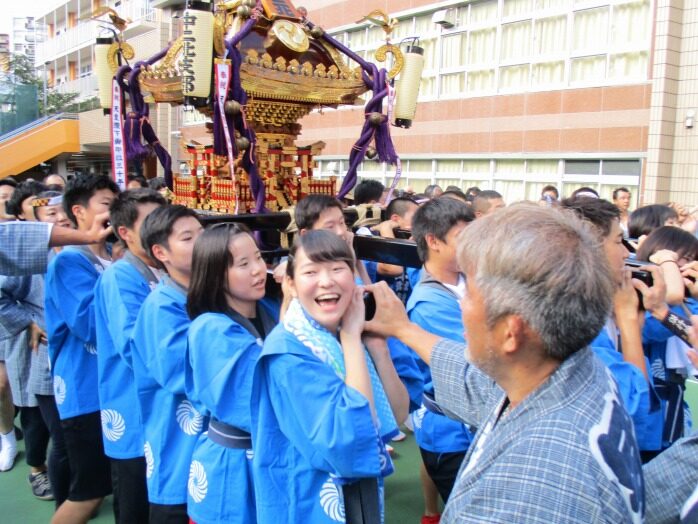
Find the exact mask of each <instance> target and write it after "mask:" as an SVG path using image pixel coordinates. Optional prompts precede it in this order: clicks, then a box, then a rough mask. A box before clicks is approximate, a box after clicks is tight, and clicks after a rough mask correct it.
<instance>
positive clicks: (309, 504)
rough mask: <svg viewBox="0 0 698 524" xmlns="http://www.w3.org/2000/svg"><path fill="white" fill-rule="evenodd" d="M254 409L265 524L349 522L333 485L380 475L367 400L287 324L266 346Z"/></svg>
mask: <svg viewBox="0 0 698 524" xmlns="http://www.w3.org/2000/svg"><path fill="white" fill-rule="evenodd" d="M252 404H253V405H254V406H255V407H256V410H253V412H252V431H253V444H254V475H255V492H256V496H257V500H258V501H263V502H260V503H259V504H258V505H257V520H258V522H260V523H262V524H267V523H269V524H279V523H281V522H303V523H307V524H315V523H336V522H344V508H343V504H342V495H341V487H339V486H338V485H337V484H336V483H335V482H334V480H333V479H335V478H336V477H344V478H361V477H375V478H377V477H379V476H380V474H381V463H380V452H379V448H378V446H377V445H376V442H377V440H378V432H377V430H376V427H375V425H374V423H373V420H372V416H371V409H370V406H369V403H368V401H367V400H366V398H365V397H364V396H363V395H362V394H360V393H359V392H358V391H356V390H355V389H353V388H351V387H349V386H347V385H346V384H345V383H344V381H343V380H342V379H341V378H340V377H338V376H337V374H336V373H335V372H334V371H333V369H332V368H331V367H330V366H328V365H327V364H325V363H324V362H322V361H321V360H320V359H319V358H318V357H316V356H315V355H314V354H313V353H312V352H311V350H310V349H308V347H307V346H305V345H304V344H303V343H301V342H300V341H299V340H298V339H297V338H296V337H295V336H294V335H293V334H292V333H290V332H289V331H287V329H286V328H285V327H284V326H283V325H282V324H280V325H278V326H277V327H276V328H275V329H274V330H273V331H272V332H271V334H270V335H269V336H268V337H267V339H266V340H265V342H264V349H263V351H262V355H261V357H260V359H259V362H258V363H257V367H256V369H255V377H254V384H253V393H252Z"/></svg>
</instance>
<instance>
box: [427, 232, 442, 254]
mask: <svg viewBox="0 0 698 524" xmlns="http://www.w3.org/2000/svg"><path fill="white" fill-rule="evenodd" d="M424 240H426V241H427V247H428V248H429V250H430V251H437V252H438V251H439V250H440V249H441V241H440V240H439V239H438V238H436V235H434V234H433V233H427V234H426V235H425V236H424Z"/></svg>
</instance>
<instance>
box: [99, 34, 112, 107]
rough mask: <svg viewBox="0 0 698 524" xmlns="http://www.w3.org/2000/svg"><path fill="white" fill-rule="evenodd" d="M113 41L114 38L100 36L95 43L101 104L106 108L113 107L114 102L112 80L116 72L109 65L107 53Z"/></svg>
mask: <svg viewBox="0 0 698 524" xmlns="http://www.w3.org/2000/svg"><path fill="white" fill-rule="evenodd" d="M113 42H114V40H113V39H112V38H98V39H97V43H96V45H95V73H96V74H97V87H98V88H99V105H100V106H102V107H103V108H104V109H111V103H112V94H111V81H112V78H113V77H114V73H113V72H112V70H111V68H110V67H109V60H107V53H108V52H109V48H110V47H111V45H112V43H113Z"/></svg>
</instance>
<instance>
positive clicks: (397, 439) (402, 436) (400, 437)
mask: <svg viewBox="0 0 698 524" xmlns="http://www.w3.org/2000/svg"><path fill="white" fill-rule="evenodd" d="M406 438H407V435H405V434H404V433H403V432H402V431H400V432H399V433H398V434H397V435H395V436H394V437H393V438H391V439H390V440H391V441H392V442H402V441H403V440H405V439H406Z"/></svg>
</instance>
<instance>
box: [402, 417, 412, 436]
mask: <svg viewBox="0 0 698 524" xmlns="http://www.w3.org/2000/svg"><path fill="white" fill-rule="evenodd" d="M404 426H405V427H406V428H407V429H408V430H409V431H410V432H411V433H414V425H413V424H412V416H411V415H410V416H409V417H407V420H405V424H404Z"/></svg>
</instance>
